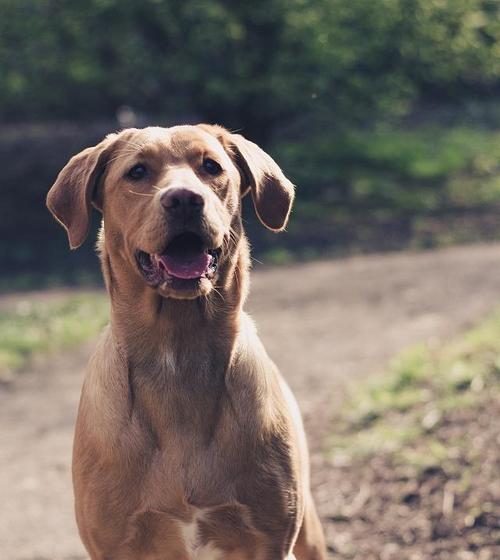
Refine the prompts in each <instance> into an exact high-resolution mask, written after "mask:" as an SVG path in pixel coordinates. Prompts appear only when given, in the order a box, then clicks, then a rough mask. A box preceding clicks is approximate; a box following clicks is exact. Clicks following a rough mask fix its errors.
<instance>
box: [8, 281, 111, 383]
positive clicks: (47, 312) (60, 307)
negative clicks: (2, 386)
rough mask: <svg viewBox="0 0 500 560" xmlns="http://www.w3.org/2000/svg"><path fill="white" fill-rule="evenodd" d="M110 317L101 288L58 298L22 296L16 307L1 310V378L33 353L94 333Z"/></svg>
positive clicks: (43, 351)
mask: <svg viewBox="0 0 500 560" xmlns="http://www.w3.org/2000/svg"><path fill="white" fill-rule="evenodd" d="M107 320H108V304H107V301H106V297H105V296H104V294H102V293H99V292H90V293H86V294H80V295H77V296H75V295H69V296H68V295H66V296H64V297H61V298H60V300H59V301H55V302H53V301H51V300H50V299H49V300H48V301H44V302H42V301H40V302H31V301H29V300H26V301H25V300H22V299H20V300H19V301H18V302H17V304H16V307H15V308H14V309H9V310H2V311H0V381H5V380H8V378H9V377H10V376H11V375H12V374H13V373H14V372H15V371H16V370H18V369H19V368H21V367H23V366H24V365H26V363H27V361H28V360H29V359H31V358H32V357H33V356H34V355H37V354H40V353H46V352H51V351H52V352H55V351H58V350H63V349H65V348H69V347H71V346H74V345H76V344H78V343H81V342H84V341H85V340H87V339H89V338H91V337H94V336H95V335H96V334H97V333H98V332H99V331H100V330H101V329H102V328H103V327H104V325H105V324H106V323H107Z"/></svg>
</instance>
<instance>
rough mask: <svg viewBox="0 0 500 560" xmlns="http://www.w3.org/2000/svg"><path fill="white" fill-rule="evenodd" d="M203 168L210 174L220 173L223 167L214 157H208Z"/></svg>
mask: <svg viewBox="0 0 500 560" xmlns="http://www.w3.org/2000/svg"><path fill="white" fill-rule="evenodd" d="M202 167H203V170H204V171H206V172H207V173H208V174H209V175H218V174H219V173H220V172H221V171H222V167H221V166H220V165H219V164H218V163H217V162H216V161H214V160H213V159H210V158H206V159H204V160H203V164H202Z"/></svg>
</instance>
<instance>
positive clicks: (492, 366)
mask: <svg viewBox="0 0 500 560" xmlns="http://www.w3.org/2000/svg"><path fill="white" fill-rule="evenodd" d="M499 341H500V312H498V311H497V312H496V313H495V314H494V315H493V316H491V317H490V318H488V319H487V320H486V321H484V322H483V323H481V324H479V325H478V326H476V327H475V328H472V329H471V330H469V331H468V332H466V333H465V334H462V335H460V336H458V337H456V338H455V339H453V340H451V341H449V342H447V343H446V344H441V345H436V344H435V343H434V345H432V344H420V345H418V346H415V347H411V348H408V349H407V350H404V351H403V352H401V353H400V354H399V355H398V356H396V357H395V358H394V359H393V360H392V363H391V364H390V366H389V368H388V371H387V372H385V373H384V374H383V375H380V376H378V377H377V378H376V379H374V380H372V381H371V382H370V383H368V384H365V385H363V386H362V387H361V388H360V387H359V384H358V386H356V387H354V386H353V387H352V388H351V394H350V399H349V401H348V403H347V404H346V406H345V407H344V410H343V412H342V414H341V416H342V427H341V429H340V430H339V431H340V432H341V434H340V435H338V436H337V435H335V436H333V439H332V447H333V448H334V450H335V452H338V453H339V454H341V453H344V452H345V453H348V454H350V455H352V456H366V455H369V454H371V453H374V452H388V453H396V454H399V458H400V459H401V458H405V460H406V459H408V458H409V457H411V458H412V461H413V460H415V459H416V450H415V449H414V448H413V447H412V445H413V444H414V443H415V441H416V440H417V438H420V437H422V436H426V437H427V436H430V437H427V440H428V441H427V442H426V443H427V444H428V445H427V446H426V450H425V451H424V452H423V453H422V456H421V457H420V458H419V461H418V463H419V464H421V465H423V466H429V465H428V462H429V461H435V460H437V464H438V465H439V464H440V462H441V461H442V460H443V457H436V456H435V455H434V453H432V450H433V449H434V450H436V449H437V450H438V451H443V450H444V451H445V450H446V448H444V447H443V446H442V445H441V446H438V447H433V445H434V443H435V442H434V441H433V438H432V435H433V432H434V430H435V429H436V428H438V427H439V425H440V424H442V423H445V415H446V414H447V413H449V412H450V411H453V410H464V409H468V408H473V407H478V408H479V407H480V405H481V403H483V402H484V401H485V400H486V399H495V398H497V397H498V395H499V394H500V343H499ZM429 445H430V448H429Z"/></svg>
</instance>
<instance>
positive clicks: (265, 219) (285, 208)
mask: <svg viewBox="0 0 500 560" xmlns="http://www.w3.org/2000/svg"><path fill="white" fill-rule="evenodd" d="M201 128H203V129H204V130H206V131H208V132H210V133H211V134H213V135H214V136H216V137H217V138H218V139H219V141H220V142H221V143H222V145H223V146H224V147H225V148H226V150H227V151H228V152H229V154H230V155H231V156H232V159H233V160H234V162H235V164H236V165H237V166H238V168H239V169H240V172H241V175H242V185H241V188H242V190H241V194H242V196H245V195H246V194H247V192H248V191H249V190H250V192H251V195H252V200H253V205H254V208H255V213H256V214H257V216H258V218H259V220H260V221H261V222H262V223H263V224H264V225H265V226H266V227H267V228H268V229H270V230H272V231H282V230H283V229H284V228H285V227H286V224H287V222H288V217H289V215H290V210H291V209H292V204H293V199H294V196H295V190H294V186H293V185H292V183H291V182H290V181H289V180H288V179H287V178H286V177H285V176H284V175H283V172H282V171H281V169H280V168H279V166H278V164H277V163H276V162H275V161H274V160H273V158H272V157H271V156H270V155H268V154H266V152H264V150H262V149H261V148H259V146H257V144H254V143H253V142H250V140H247V139H246V138H244V137H243V136H241V135H240V134H231V133H230V132H228V131H227V130H226V129H225V128H223V127H221V126H214V125H201Z"/></svg>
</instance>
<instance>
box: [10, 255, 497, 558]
mask: <svg viewBox="0 0 500 560" xmlns="http://www.w3.org/2000/svg"><path fill="white" fill-rule="evenodd" d="M23 297H26V296H23ZM31 297H43V296H40V295H33V296H31ZM52 297H55V296H52ZM499 303H500V245H489V246H485V245H482V246H481V245H476V246H470V247H461V248H454V249H448V250H442V251H437V252H431V253H419V254H415V253H402V254H392V255H384V256H379V255H374V256H369V257H356V258H350V259H345V260H338V261H331V262H317V263H311V264H307V265H302V266H293V267H287V268H282V269H273V270H263V271H258V272H256V273H254V277H253V286H252V296H251V301H250V303H249V306H248V307H249V309H250V311H251V312H252V314H253V316H254V317H255V319H256V321H257V324H258V326H259V330H260V333H261V336H262V338H263V340H264V343H265V345H266V347H267V349H268V351H269V353H270V354H271V356H273V358H274V359H275V361H276V362H277V363H278V364H279V366H280V367H281V369H282V371H283V372H284V373H285V376H286V377H287V378H288V380H289V381H290V384H291V385H292V388H293V389H294V391H295V393H296V395H297V397H298V400H299V402H300V404H301V406H302V409H303V411H304V416H305V420H306V424H307V428H308V432H309V434H310V440H311V447H312V449H313V471H314V479H313V484H314V488H315V492H316V495H317V498H318V504H319V508H320V510H321V512H322V513H323V515H324V516H325V521H326V520H327V517H328V516H329V515H330V514H331V511H332V510H331V506H332V499H331V498H332V496H334V495H335V496H338V495H342V490H339V488H340V486H339V483H340V482H339V478H338V476H339V475H338V470H335V469H333V468H332V465H331V464H329V463H328V461H327V460H326V459H325V458H324V455H323V454H322V453H320V450H321V445H322V442H323V439H324V436H325V435H326V433H327V432H328V430H329V429H331V428H332V426H329V420H330V419H331V418H332V417H333V413H334V412H335V409H336V408H337V407H338V405H339V403H340V402H341V398H342V393H343V388H344V387H345V384H346V382H347V381H353V380H354V381H355V380H356V379H360V380H361V379H362V377H363V376H366V375H368V374H370V373H372V372H375V371H377V370H379V369H380V368H381V367H383V365H384V364H385V363H386V361H387V360H388V359H389V358H390V357H391V356H392V355H393V354H395V353H396V352H398V351H399V350H401V349H402V348H403V347H405V346H407V345H409V344H412V343H414V342H416V341H420V340H428V339H429V338H442V337H447V336H450V335H452V334H454V333H455V332H457V331H459V330H461V329H463V328H465V327H468V326H470V325H471V324H472V323H474V322H475V321H477V320H478V319H479V318H481V317H482V316H483V315H485V314H486V313H487V312H488V311H490V310H491V309H493V308H494V307H496V306H497V305H498V304H499ZM12 304H13V301H12V298H10V302H7V300H6V303H5V304H4V305H12ZM0 311H1V304H0ZM90 348H91V345H89V346H88V347H84V348H81V349H79V350H78V351H74V352H71V353H70V354H65V355H62V356H58V357H57V358H55V359H51V360H50V361H41V362H40V363H37V364H34V365H33V367H32V368H31V371H28V372H25V373H24V374H23V375H22V376H21V377H20V378H19V380H18V381H16V382H15V383H13V384H12V385H10V386H8V387H6V388H4V389H3V390H1V391H0V496H1V497H2V500H1V502H0V519H1V521H2V523H1V524H0V550H1V558H2V559H3V558H5V559H6V560H35V559H37V560H77V559H80V558H85V555H84V553H83V550H82V547H81V545H80V543H79V540H78V537H77V533H76V529H75V524H74V521H73V513H72V495H71V486H70V467H69V465H70V454H71V438H72V428H73V422H74V417H75V413H76V407H77V401H78V393H79V388H80V383H81V373H82V368H83V365H84V363H85V361H86V359H87V356H88V352H89V351H90ZM333 428H335V426H333ZM369 472H370V473H372V471H371V470H370V471H369ZM371 476H374V477H376V476H377V471H376V469H374V470H373V473H372V474H371ZM347 505H349V504H347ZM375 519H377V520H378V519H380V512H379V513H378V514H377V516H375V518H374V519H373V520H375ZM373 520H372V521H373ZM367 522H371V521H370V520H368V521H367ZM326 526H327V533H328V538H329V542H330V544H331V545H332V546H333V545H334V544H335V543H334V541H335V537H334V534H333V530H332V529H333V523H332V522H327V523H326ZM337 548H338V547H337ZM372 552H373V554H374V556H372V557H373V558H381V559H382V560H383V559H384V556H382V554H383V551H382V550H381V551H376V550H375V551H372ZM346 557H347V556H346ZM366 558H367V559H368V556H366ZM370 558H371V557H370ZM387 558H390V557H387ZM464 558H465V557H464ZM398 560H402V557H401V556H398Z"/></svg>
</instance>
